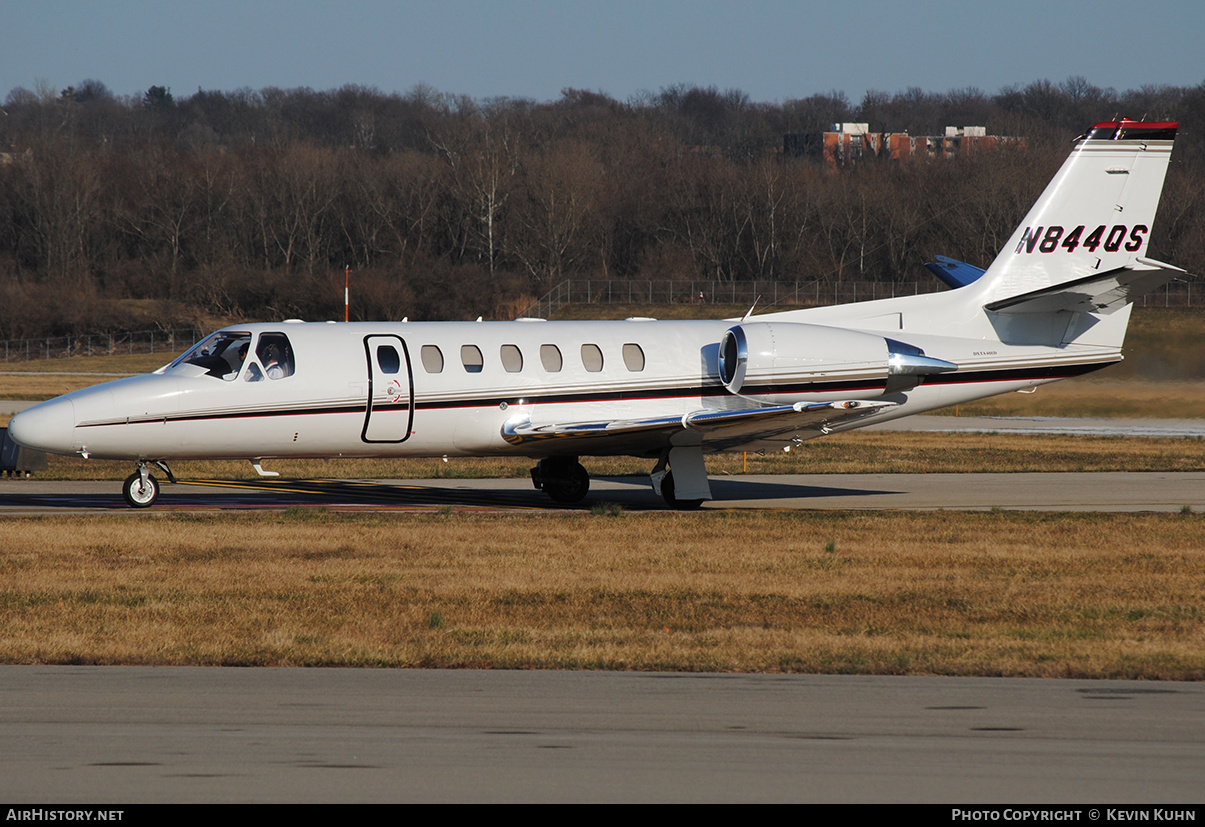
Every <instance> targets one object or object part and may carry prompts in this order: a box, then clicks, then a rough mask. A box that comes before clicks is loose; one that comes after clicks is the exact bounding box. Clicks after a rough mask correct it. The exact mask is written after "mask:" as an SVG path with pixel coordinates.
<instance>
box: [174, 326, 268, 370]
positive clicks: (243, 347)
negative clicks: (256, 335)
mask: <svg viewBox="0 0 1205 827" xmlns="http://www.w3.org/2000/svg"><path fill="white" fill-rule="evenodd" d="M250 348H251V334H250V333H237V332H231V331H226V330H220V331H218V332H217V333H214V334H213V335H212V336H209V337H207V338H205V339H203V340H201V342H200V343H198V344H196V345H194V346H193V348H192V349H191V350H189V351H188V352H187V353H185V354H183V355H182V356H180V357H179V358H177V359H176V361H174V362H172V363H171V364H170V365H168V366H167V369H168V370H169V371H170V370H172V369H174V368H178V367H181V366H183V365H194V366H196V367H199V368H202V369H203V370H204V371H205V375H207V376H216V377H218V378H219V379H225V380H226V381H227V382H232V381H234V378H235V377H236V376H238V373H239V370H240V369H241V368H242V367H243V362H245V361H246V360H247V351H248V350H249V349H250Z"/></svg>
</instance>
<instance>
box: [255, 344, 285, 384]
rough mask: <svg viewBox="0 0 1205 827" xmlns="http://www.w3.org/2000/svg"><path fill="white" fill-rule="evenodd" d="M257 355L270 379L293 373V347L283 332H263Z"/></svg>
mask: <svg viewBox="0 0 1205 827" xmlns="http://www.w3.org/2000/svg"><path fill="white" fill-rule="evenodd" d="M255 355H256V356H258V357H259V361H260V364H262V365H263V366H264V373H265V374H266V375H267V377H268V378H269V379H284V378H285V377H287V376H292V375H293V369H294V364H293V348H292V347H291V346H290V345H289V337H288V336H286V335H285V334H283V333H261V334H260V337H259V343H258V344H257V345H256V346H255Z"/></svg>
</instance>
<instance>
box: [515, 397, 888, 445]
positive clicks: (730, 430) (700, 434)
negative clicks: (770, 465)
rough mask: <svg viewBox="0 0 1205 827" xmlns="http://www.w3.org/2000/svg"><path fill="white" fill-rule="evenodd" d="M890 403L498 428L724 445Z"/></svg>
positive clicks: (522, 433)
mask: <svg viewBox="0 0 1205 827" xmlns="http://www.w3.org/2000/svg"><path fill="white" fill-rule="evenodd" d="M894 406H895V403H891V402H866V401H849V402H812V403H809V402H797V403H795V404H794V405H779V406H774V407H767V408H744V409H741V410H735V411H720V410H703V411H694V412H692V413H688V414H685V415H682V416H667V417H656V418H652V419H629V420H612V421H608V422H577V423H560V424H548V425H533V424H532V423H531V421H530V419H528V418H527V417H526V416H523V417H517V418H516V419H513V420H511V421H509V422H507V423H506V424H505V425H504V426H503V428H502V437H503V439H505V440H506V441H507V442H509V443H510V444H512V445H524V444H529V443H534V442H542V441H545V440H571V439H576V440H580V439H586V440H589V439H594V438H599V437H606V438H607V442H606V444H607V446H608V447H611V448H616V449H617V450H620V449H622V450H626V451H648V450H654V449H659V448H662V447H666V446H669V445H671V444H675V445H677V444H685V442H684V441H683V440H681V439H673V438H674V437H675V436H677V435H679V434H688V433H690V434H695V435H696V438H694V439H690V440H687V441H686V442H689V443H690V444H700V445H703V446H705V447H709V448H713V449H715V450H723V449H731V448H734V447H737V446H740V445H743V444H745V443H750V442H757V441H760V440H774V439H775V438H780V439H781V440H782V441H784V442H786V441H789V440H790V439H791V435H794V434H795V433H797V432H800V431H816V432H818V433H817V434H814V435H818V434H819V433H824V432H827V431H828V430H829V429H830V428H831V427H832V426H833V425H836V424H837V423H840V422H847V421H850V420H852V419H860V418H861V417H864V416H869V415H871V414H873V413H877V412H879V411H881V410H882V409H883V408H889V407H894ZM671 440H672V442H671Z"/></svg>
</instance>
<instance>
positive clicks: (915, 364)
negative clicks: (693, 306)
mask: <svg viewBox="0 0 1205 827" xmlns="http://www.w3.org/2000/svg"><path fill="white" fill-rule="evenodd" d="M719 366H720V380H721V381H722V382H723V383H724V387H725V388H727V389H728V390H729V391H730V392H732V393H735V394H737V395H740V396H750V395H757V396H766V395H793V394H798V393H808V394H815V393H835V394H839V395H841V396H842V397H844V398H854V399H856V398H870V397H873V396H879V395H881V394H883V393H889V392H893V391H897V390H906V389H908V388H912V387H915V386H916V385H917V384H919V383H920V381H921V377H922V376H926V375H928V374H933V373H945V372H948V371H952V370H957V369H958V366H957V365H955V364H953V363H951V362H946V361H943V360H941V359H933V358H930V357H927V356H925V352H924V351H923V350H921V349H920V348H918V347H916V346H914V345H909V344H906V343H904V342H899V341H896V340H895V339H888V338H886V337H884V336H876V335H874V334H873V333H861V332H859V331H856V330H845V329H843V328H837V327H824V326H822V325H813V324H798V323H791V322H785V323H767V322H754V323H745V324H739V325H737V326H735V327H732V328H729V329H728V331H727V332H726V333H725V334H724V337H723V338H722V339H721V340H720V354H719Z"/></svg>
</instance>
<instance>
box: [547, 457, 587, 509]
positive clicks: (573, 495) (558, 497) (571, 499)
mask: <svg viewBox="0 0 1205 827" xmlns="http://www.w3.org/2000/svg"><path fill="white" fill-rule="evenodd" d="M544 491H545V492H547V494H548V496H549V497H551V498H552V501H553V502H556V503H560V504H561V505H573V504H574V503H580V502H581V501H582V500H584V499H585V498H586V494H588V493H589V492H590V474H589V472H588V471H586V469H585V468H583V467H582V464H581V463H580V462H575V463H573V467H572V468H569V469H567V474H566V475H565V476H564V477H561V478H559V479H557V480H556V481H555V482H553V481H551V480H550V481H548V482H545V483H544Z"/></svg>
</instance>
